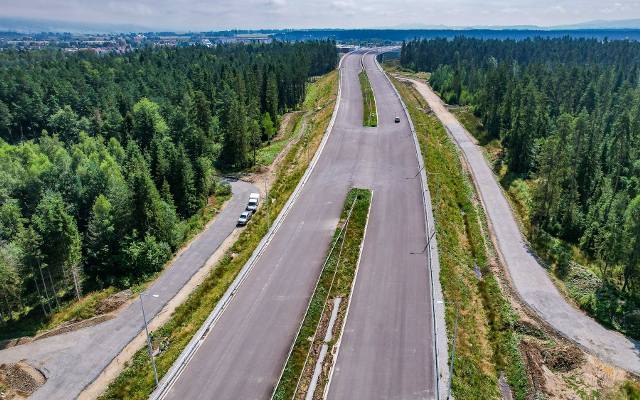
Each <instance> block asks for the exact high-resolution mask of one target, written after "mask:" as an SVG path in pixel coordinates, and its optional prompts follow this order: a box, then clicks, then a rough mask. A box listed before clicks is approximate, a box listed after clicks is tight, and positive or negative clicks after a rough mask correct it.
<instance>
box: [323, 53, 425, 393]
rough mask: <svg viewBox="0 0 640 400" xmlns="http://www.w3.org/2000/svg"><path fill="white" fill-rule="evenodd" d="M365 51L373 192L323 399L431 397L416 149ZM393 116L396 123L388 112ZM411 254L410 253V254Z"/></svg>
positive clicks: (367, 181)
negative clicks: (374, 119)
mask: <svg viewBox="0 0 640 400" xmlns="http://www.w3.org/2000/svg"><path fill="white" fill-rule="evenodd" d="M375 55H376V54H368V55H367V56H365V58H364V65H365V68H366V70H367V74H368V76H369V81H370V82H371V86H372V87H373V91H374V95H375V98H376V104H377V107H378V127H377V128H365V131H364V133H363V134H364V135H368V136H370V137H373V138H374V140H375V144H374V145H373V146H374V147H372V148H370V149H367V151H371V152H373V157H370V158H369V159H373V160H375V163H373V164H370V165H366V169H365V168H363V169H365V171H366V175H364V176H363V182H362V183H363V184H366V185H367V186H370V187H371V188H372V189H373V191H374V196H373V202H372V205H371V207H372V208H371V215H370V217H369V222H368V226H367V234H366V238H365V242H364V247H363V251H362V258H361V260H360V266H359V269H358V276H357V280H356V282H355V286H354V289H353V295H352V299H351V304H350V306H349V311H348V315H347V320H346V324H345V329H344V332H343V337H342V340H341V343H340V347H339V351H338V357H337V360H336V365H335V369H334V371H333V375H332V379H331V381H330V385H329V389H328V399H336V400H337V399H404V400H407V399H435V398H436V380H435V373H436V372H435V355H434V343H433V325H432V324H433V321H432V318H433V316H432V305H431V281H430V275H429V270H428V263H427V254H426V253H425V252H422V251H423V249H424V247H425V244H426V234H425V229H426V228H425V217H424V215H425V210H424V205H423V202H422V193H421V191H422V187H421V184H420V176H417V173H418V172H419V166H418V160H417V154H416V148H415V144H414V141H413V137H412V133H411V129H410V126H409V123H408V121H407V120H406V117H405V114H404V111H403V108H402V104H401V103H400V99H399V98H398V97H397V96H396V94H395V92H394V90H393V88H392V87H391V85H390V83H389V81H388V80H387V78H386V77H385V76H384V73H383V72H382V71H380V70H379V69H378V67H377V66H376V64H375ZM396 116H398V117H400V120H401V121H400V123H395V122H394V118H395V117H396ZM412 253H418V254H412Z"/></svg>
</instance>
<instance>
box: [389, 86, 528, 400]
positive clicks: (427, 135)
mask: <svg viewBox="0 0 640 400" xmlns="http://www.w3.org/2000/svg"><path fill="white" fill-rule="evenodd" d="M394 84H395V85H396V87H397V88H398V90H399V91H400V93H401V95H402V97H403V99H404V101H405V104H406V105H407V107H408V109H409V112H410V114H411V118H412V120H413V122H414V125H415V126H416V129H417V134H418V140H419V142H420V147H421V150H422V155H423V158H424V160H425V163H426V169H427V173H428V176H429V190H430V192H431V196H432V205H433V212H434V217H435V220H436V231H437V237H438V250H439V254H440V267H441V270H440V283H441V285H442V290H443V295H444V300H445V304H446V322H447V328H448V329H447V335H448V339H449V354H451V351H452V350H453V349H452V339H453V334H454V332H453V326H454V321H455V319H456V313H457V312H459V319H458V334H457V339H456V348H455V368H454V373H453V395H454V397H456V398H459V399H480V398H481V399H497V398H500V393H499V389H498V378H499V375H500V373H501V372H504V373H505V375H506V377H507V381H508V383H509V385H510V387H511V389H512V391H513V395H514V398H516V399H524V398H525V397H526V396H527V393H528V391H529V388H528V380H527V374H526V370H525V365H524V361H523V359H522V356H521V354H520V351H519V349H518V346H519V342H520V338H519V336H518V335H517V334H516V333H514V325H515V324H516V322H517V315H516V314H515V313H514V312H513V311H512V309H511V307H510V304H509V302H508V301H507V300H506V299H505V297H504V295H503V293H502V291H501V288H500V286H499V283H498V281H497V279H496V277H495V276H494V274H493V272H492V265H491V264H492V260H493V257H492V255H493V254H494V253H493V248H492V244H491V241H490V240H489V239H488V237H487V235H486V229H485V226H486V224H485V221H484V215H483V214H482V209H481V207H480V206H479V203H478V201H476V199H475V195H474V191H473V189H472V186H471V181H470V179H469V176H468V175H467V173H466V172H465V171H464V170H463V169H462V166H461V163H460V159H459V156H458V152H457V150H456V147H455V145H454V144H453V143H452V142H451V140H450V138H449V137H448V136H447V133H446V131H445V130H444V128H443V126H442V125H441V123H440V121H439V120H438V119H437V118H436V117H435V115H433V114H432V113H430V112H425V111H424V110H429V106H428V105H427V103H426V101H424V99H423V98H422V97H421V96H420V95H419V94H418V93H417V92H416V91H415V89H413V87H411V86H409V85H407V84H402V83H399V82H398V81H396V80H394ZM475 265H477V267H478V269H479V270H480V272H481V275H482V276H481V278H478V276H477V275H476V273H475Z"/></svg>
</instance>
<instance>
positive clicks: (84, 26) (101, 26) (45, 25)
mask: <svg viewBox="0 0 640 400" xmlns="http://www.w3.org/2000/svg"><path fill="white" fill-rule="evenodd" d="M373 29H400V30H405V29H414V30H415V29H424V30H449V29H451V30H469V29H495V30H506V29H509V30H565V29H566V30H581V29H640V18H638V19H624V20H594V21H587V22H581V23H576V24H569V25H557V26H537V25H504V26H503V25H500V26H497V25H496V26H493V25H488V26H487V25H485V26H480V25H475V26H450V25H430V24H400V25H394V26H385V27H378V28H373ZM159 30H161V29H160V28H158V27H155V28H151V27H148V26H141V25H132V24H106V23H90V22H72V21H57V20H45V19H30V18H13V17H0V31H4V32H7V31H10V32H19V33H37V32H69V33H121V32H152V31H159ZM336 30H340V29H336ZM273 31H276V30H273Z"/></svg>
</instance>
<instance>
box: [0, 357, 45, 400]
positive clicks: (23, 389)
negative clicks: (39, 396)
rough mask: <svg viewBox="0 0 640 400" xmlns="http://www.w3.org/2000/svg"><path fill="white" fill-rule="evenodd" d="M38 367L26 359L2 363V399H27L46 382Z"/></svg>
mask: <svg viewBox="0 0 640 400" xmlns="http://www.w3.org/2000/svg"><path fill="white" fill-rule="evenodd" d="M46 380H47V379H46V378H45V376H44V375H43V374H42V372H40V371H39V370H38V369H36V368H34V367H32V366H30V365H29V364H27V363H26V362H24V361H20V362H17V363H11V364H2V365H0V399H2V400H5V399H6V400H9V399H12V400H13V399H25V398H27V397H29V396H30V395H31V394H32V393H33V392H35V391H36V390H37V389H38V388H39V387H40V386H42V385H43V384H44V383H45V382H46Z"/></svg>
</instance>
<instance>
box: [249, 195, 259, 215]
mask: <svg viewBox="0 0 640 400" xmlns="http://www.w3.org/2000/svg"><path fill="white" fill-rule="evenodd" d="M259 202H260V194H259V193H251V194H250V195H249V204H247V211H251V212H255V211H256V210H257V209H258V203H259Z"/></svg>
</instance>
